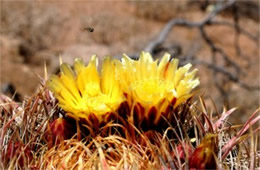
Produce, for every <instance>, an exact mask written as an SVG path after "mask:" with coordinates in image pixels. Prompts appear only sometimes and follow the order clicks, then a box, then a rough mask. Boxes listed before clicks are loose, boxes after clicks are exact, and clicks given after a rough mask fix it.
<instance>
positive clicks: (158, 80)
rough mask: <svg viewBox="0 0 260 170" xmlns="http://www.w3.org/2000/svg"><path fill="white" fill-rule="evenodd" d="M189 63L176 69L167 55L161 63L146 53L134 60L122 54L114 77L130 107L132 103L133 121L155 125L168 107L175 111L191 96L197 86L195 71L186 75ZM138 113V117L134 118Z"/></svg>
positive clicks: (173, 60)
mask: <svg viewBox="0 0 260 170" xmlns="http://www.w3.org/2000/svg"><path fill="white" fill-rule="evenodd" d="M191 66H192V65H191V64H187V65H185V66H183V67H180V68H178V60H177V59H172V60H171V58H170V55H169V54H168V53H166V54H165V55H164V56H163V57H162V59H161V61H160V62H159V63H158V61H157V60H155V61H154V60H153V58H152V56H151V55H150V54H149V53H147V52H142V53H141V54H140V58H139V60H137V61H135V60H132V59H130V58H129V57H128V56H127V55H124V56H123V58H122V61H121V62H120V61H117V62H116V74H117V77H118V78H119V82H120V85H121V88H122V90H123V92H124V94H125V96H126V98H127V102H128V103H129V105H130V106H131V105H133V104H134V111H133V114H134V115H133V116H134V119H135V120H134V121H135V122H138V124H139V125H140V123H141V122H142V121H143V120H146V122H148V123H149V124H157V123H158V122H159V120H160V118H161V117H162V116H161V115H163V116H164V117H166V118H167V117H168V115H167V114H168V112H169V106H170V107H173V108H176V107H177V106H178V105H180V104H181V103H183V102H185V101H186V100H187V99H188V98H190V97H191V96H192V94H191V90H192V89H194V88H195V87H196V86H197V85H199V80H198V78H195V74H196V72H197V70H196V69H195V70H193V71H192V72H189V69H190V68H191ZM136 114H137V115H136Z"/></svg>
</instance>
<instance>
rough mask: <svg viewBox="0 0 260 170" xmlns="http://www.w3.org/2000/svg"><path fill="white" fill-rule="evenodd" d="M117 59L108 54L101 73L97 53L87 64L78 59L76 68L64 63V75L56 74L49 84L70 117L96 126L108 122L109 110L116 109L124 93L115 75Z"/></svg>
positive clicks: (62, 70)
mask: <svg viewBox="0 0 260 170" xmlns="http://www.w3.org/2000/svg"><path fill="white" fill-rule="evenodd" d="M114 62H115V61H114V60H112V59H111V58H110V57H106V58H105V59H104V61H103V65H102V68H101V74H100V73H99V72H98V70H97V66H98V60H97V58H96V56H95V55H94V56H92V58H91V60H90V62H89V64H88V65H87V66H85V65H84V63H83V61H82V60H81V59H76V60H75V62H74V71H73V70H72V69H71V67H70V66H69V65H68V64H61V66H60V68H61V72H60V75H59V76H57V75H52V76H51V77H50V79H49V81H48V87H49V88H50V90H51V91H52V92H53V93H54V96H55V97H56V98H57V99H58V101H59V106H60V107H61V108H62V109H63V110H64V111H65V112H66V114H67V115H68V116H70V117H73V118H75V119H76V120H80V121H85V122H87V123H90V124H92V125H93V124H97V123H98V124H99V123H101V122H103V121H106V118H107V115H108V114H109V113H111V112H116V110H117V109H118V107H119V106H120V104H121V103H122V102H123V101H124V96H123V93H122V91H121V89H120V88H119V84H118V81H117V80H116V78H115V64H114Z"/></svg>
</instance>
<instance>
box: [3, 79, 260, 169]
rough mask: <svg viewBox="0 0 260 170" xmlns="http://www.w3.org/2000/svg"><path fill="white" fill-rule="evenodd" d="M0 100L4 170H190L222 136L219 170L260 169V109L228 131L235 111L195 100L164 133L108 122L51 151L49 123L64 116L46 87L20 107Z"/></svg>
mask: <svg viewBox="0 0 260 170" xmlns="http://www.w3.org/2000/svg"><path fill="white" fill-rule="evenodd" d="M42 82H44V80H42ZM0 99H1V101H0V105H1V107H0V111H1V117H0V132H1V134H0V145H1V147H0V159H1V163H0V168H1V169H168V168H171V169H175V168H181V169H182V168H184V169H186V168H188V166H189V157H190V155H191V154H192V152H193V151H194V150H195V148H196V146H198V145H199V144H200V142H201V140H202V138H203V137H204V136H205V134H207V133H215V134H217V135H218V137H217V139H216V145H217V146H218V149H216V150H215V156H216V157H217V159H216V161H217V167H218V168H228V169H229V168H235V169H237V168H239V167H243V168H245V169H249V168H250V169H254V168H256V167H259V166H260V161H259V158H260V157H259V146H258V140H259V134H258V133H257V132H258V131H259V129H260V127H255V126H253V125H257V123H259V119H260V116H259V115H257V114H258V112H259V109H258V110H257V111H256V112H255V113H253V114H252V116H251V117H250V118H249V119H248V121H247V122H246V123H245V124H244V125H230V124H229V123H228V121H227V119H228V117H229V116H230V115H231V114H232V113H233V112H234V111H235V109H231V110H227V111H225V110H224V111H223V113H222V114H218V113H216V114H212V112H210V111H209V110H208V109H207V107H206V105H205V103H204V101H203V99H202V98H200V99H197V100H196V99H194V100H193V101H192V100H190V101H189V102H188V103H186V104H184V105H182V106H181V107H179V109H178V111H175V113H173V114H174V115H175V120H177V121H175V123H173V122H168V123H169V124H168V126H167V127H165V128H164V129H158V128H157V129H155V130H148V131H145V132H143V131H142V130H141V129H140V128H137V127H135V126H134V125H132V124H131V123H129V119H128V120H127V121H126V124H124V123H120V122H118V123H116V122H114V123H113V122H110V123H108V124H107V125H105V126H103V127H101V128H100V129H99V130H97V131H94V132H92V135H91V133H89V132H88V131H86V129H84V126H80V130H81V131H80V132H79V131H78V132H77V133H76V132H75V135H74V137H72V138H71V139H67V140H64V141H61V142H59V143H56V144H53V145H49V143H48V140H47V138H46V130H47V127H48V123H49V122H50V121H52V120H54V119H56V118H57V117H59V116H61V115H62V114H64V113H63V112H62V110H61V109H60V108H58V107H57V101H56V100H55V98H54V97H53V96H52V94H51V93H50V92H49V91H48V90H47V89H45V88H44V83H42V87H41V88H40V89H39V91H38V93H36V94H35V95H33V96H32V97H31V98H27V99H25V100H24V101H23V102H22V103H15V102H14V101H12V100H11V99H9V98H7V97H6V96H4V95H2V96H1V98H0ZM184 115H185V116H184ZM258 126H259V125H258ZM104 129H106V130H104ZM68 130H69V129H68ZM83 132H84V133H83ZM79 134H80V135H79ZM93 134H94V135H93ZM182 148H184V149H182ZM181 151H183V153H181Z"/></svg>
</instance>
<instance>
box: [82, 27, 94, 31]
mask: <svg viewBox="0 0 260 170" xmlns="http://www.w3.org/2000/svg"><path fill="white" fill-rule="evenodd" d="M94 30H95V29H94V28H92V27H85V28H83V31H88V32H94Z"/></svg>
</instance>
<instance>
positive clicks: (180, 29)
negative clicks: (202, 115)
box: [0, 0, 260, 122]
mask: <svg viewBox="0 0 260 170" xmlns="http://www.w3.org/2000/svg"><path fill="white" fill-rule="evenodd" d="M0 8H1V16H0V18H1V19H0V20H1V29H0V47H1V49H0V50H1V52H0V57H1V63H0V67H1V70H0V71H1V72H0V73H1V74H0V81H1V93H4V94H6V95H9V96H13V95H14V93H15V92H16V96H15V97H14V99H15V100H17V101H22V99H23V98H24V97H26V96H27V97H28V96H31V95H33V93H34V92H35V91H36V90H37V88H38V87H39V83H40V79H39V76H41V77H43V76H44V62H46V64H47V68H48V73H49V74H50V73H54V72H57V70H58V67H59V56H60V55H61V56H62V59H63V61H65V62H68V63H70V64H72V63H73V61H74V58H76V57H82V58H84V60H85V62H87V61H88V60H89V58H90V56H91V55H92V54H97V56H98V57H99V58H102V57H104V56H105V55H111V56H115V57H120V56H121V55H122V54H123V53H126V54H128V55H129V56H131V57H133V58H136V57H137V56H138V54H139V53H140V52H141V51H142V50H146V51H149V52H151V53H152V54H153V55H154V56H155V58H160V57H161V56H162V55H163V53H164V52H170V53H171V55H172V56H173V57H175V58H179V59H180V64H181V65H184V64H186V63H188V62H190V63H192V64H193V65H194V66H195V67H197V68H199V73H198V74H199V76H200V80H201V86H200V89H201V94H203V95H204V98H205V99H206V103H207V104H208V106H209V108H210V107H212V108H213V105H212V102H211V98H212V100H213V101H214V103H215V104H216V106H217V109H218V111H219V112H221V111H222V109H223V105H225V106H226V107H227V108H232V107H238V110H237V111H236V113H234V114H236V115H237V116H236V115H235V116H234V115H233V116H232V117H233V118H232V119H231V122H232V121H238V122H245V120H246V119H247V118H248V116H249V115H250V114H252V113H253V111H255V110H256V109H257V107H259V106H260V99H259V97H260V94H259V86H260V78H259V1H252V0H249V1H237V2H236V1H232V0H229V1H207V0H205V1H191V0H186V1H173V2H170V1H165V2H155V1H141V0H139V1H130V0H118V1H110V0H103V1H84V2H83V1H29V0H28V1H1V7H0Z"/></svg>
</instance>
